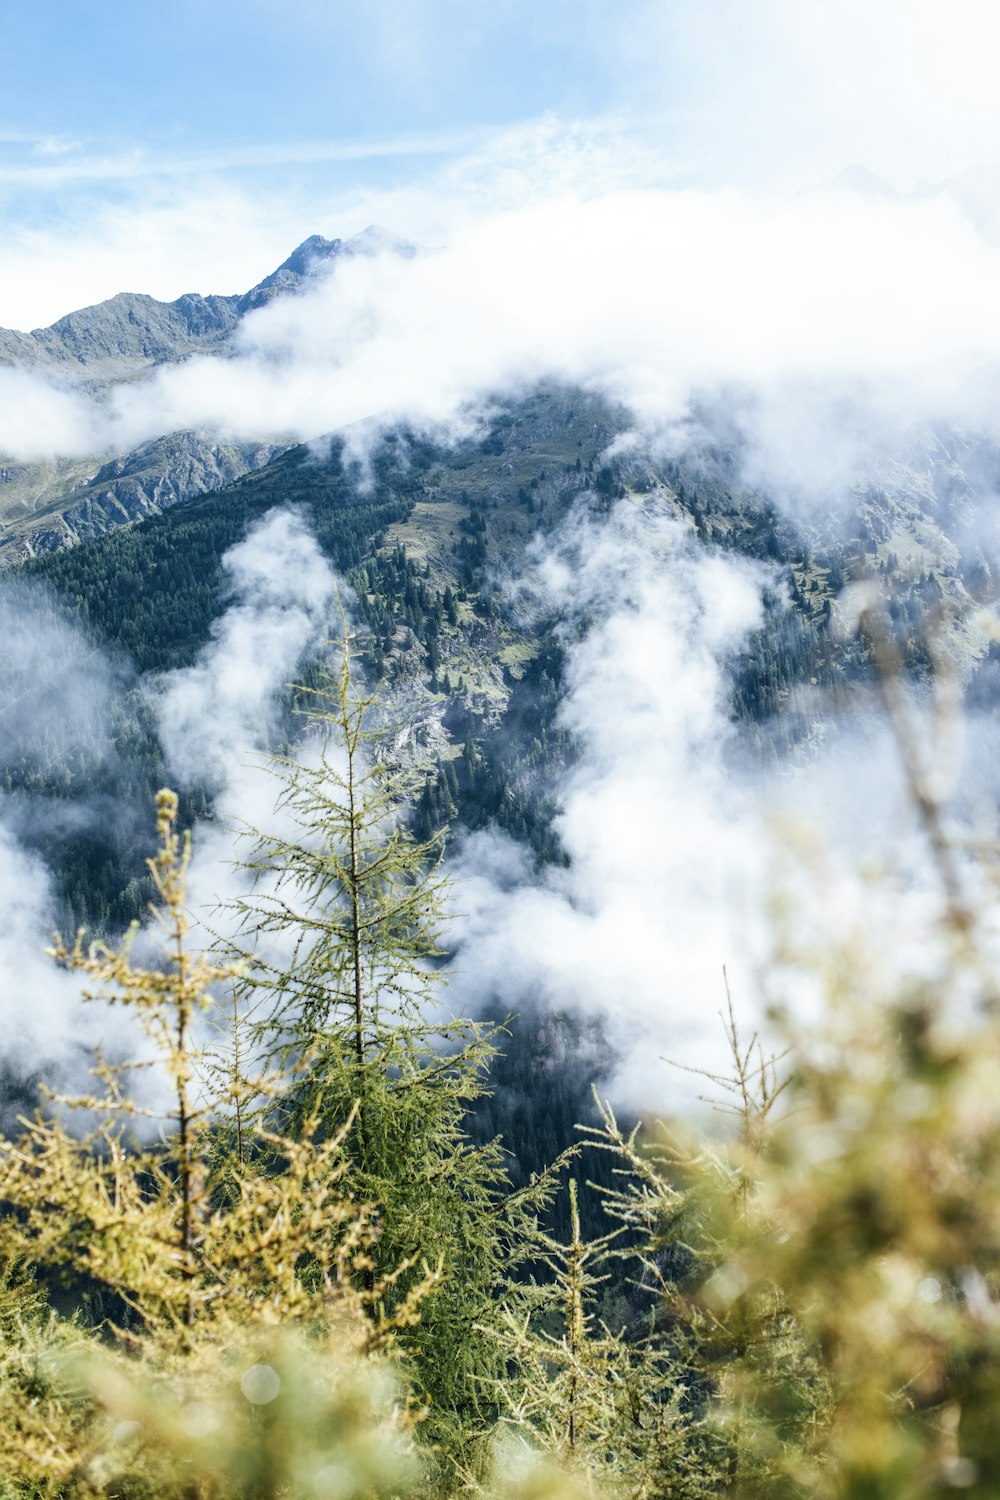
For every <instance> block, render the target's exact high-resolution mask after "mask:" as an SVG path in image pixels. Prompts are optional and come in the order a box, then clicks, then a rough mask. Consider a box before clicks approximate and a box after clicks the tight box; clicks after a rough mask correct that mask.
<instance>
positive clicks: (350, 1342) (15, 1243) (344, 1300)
mask: <svg viewBox="0 0 1000 1500" xmlns="http://www.w3.org/2000/svg"><path fill="white" fill-rule="evenodd" d="M891 707H892V705H891V704H890V708H891ZM320 718H321V720H322V724H321V726H320V727H322V728H323V729H324V731H325V732H326V733H327V735H328V739H329V744H330V746H331V750H330V753H331V755H332V756H333V757H334V758H333V759H332V760H331V761H330V764H329V767H328V769H329V771H330V774H329V776H327V775H326V773H325V772H324V770H323V766H324V765H325V764H326V763H325V762H322V761H319V760H317V759H315V758H314V759H313V760H312V761H311V762H310V764H309V767H308V768H296V767H295V766H294V765H293V764H291V763H284V764H283V765H281V766H280V768H279V769H278V774H279V775H280V776H281V777H282V779H283V780H284V782H285V785H286V788H287V799H286V806H290V807H291V808H292V809H293V810H294V808H295V807H296V805H297V806H298V807H299V808H300V810H302V809H304V815H305V818H306V826H305V832H304V834H303V837H302V839H301V841H298V842H296V841H295V840H290V839H288V838H285V839H283V841H280V842H275V841H270V842H268V841H264V842H263V843H258V844H257V846H256V851H255V854H254V861H255V863H252V864H251V866H250V868H251V869H252V870H254V871H256V872H257V876H258V879H259V880H260V881H263V882H264V883H263V885H261V886H260V887H259V888H258V894H257V896H256V897H254V898H248V902H247V904H246V906H245V910H244V912H243V915H244V917H245V918H246V919H247V920H246V921H245V923H244V926H243V929H242V930H243V932H244V933H245V934H246V933H252V932H254V931H256V932H258V933H259V932H260V931H262V930H266V932H267V933H268V934H269V935H270V936H272V937H273V936H275V935H276V936H277V937H278V938H279V939H280V938H281V937H282V936H283V935H284V937H286V938H287V946H286V947H284V948H281V947H280V944H279V947H278V949H277V950H276V951H277V952H279V954H283V955H284V956H283V958H282V960H281V961H280V962H278V963H275V964H271V966H270V967H268V966H267V965H266V964H265V965H263V966H261V965H260V964H259V963H258V961H257V959H256V958H255V953H254V949H253V945H252V944H250V943H249V942H248V943H247V944H246V945H245V948H244V951H243V952H235V953H220V954H218V955H213V956H212V957H211V958H210V959H208V958H203V957H201V956H199V955H198V954H197V953H194V952H192V951H191V949H190V932H189V924H188V917H187V914H186V889H185V875H186V869H187V860H188V851H187V848H186V846H185V845H184V844H182V843H181V841H180V840H179V838H178V835H177V833H176V814H177V807H176V799H175V798H174V797H173V795H172V794H171V793H169V792H163V793H161V794H160V797H159V799H158V804H157V817H158V831H159V839H160V845H159V851H158V853H157V855H156V857H155V859H154V860H153V861H151V864H150V872H151V877H152V880H153V883H154V886H155V891H156V901H155V905H154V914H153V915H154V921H153V923H152V930H153V931H154V932H157V933H158V934H159V938H160V940H161V947H162V952H161V954H160V956H159V957H156V956H155V955H154V956H153V957H150V956H149V954H150V949H151V947H152V941H151V938H150V936H149V933H139V932H138V931H136V932H133V933H132V934H131V935H130V937H129V939H127V940H126V942H125V944H124V945H123V946H122V947H120V948H117V949H111V948H107V947H104V946H102V945H94V946H92V947H88V946H87V945H86V944H85V943H84V942H83V941H82V940H78V941H77V942H76V944H75V945H74V946H72V947H63V946H58V947H57V949H56V955H55V956H56V959H57V961H59V962H61V963H62V964H64V965H65V966H67V967H69V968H70V969H74V970H78V971H80V972H82V973H83V974H84V975H85V976H87V978H88V980H89V981H90V982H92V983H93V984H94V986H95V991H94V997H93V998H98V999H102V1000H104V1001H109V1002H111V1003H112V1004H115V1005H118V1006H121V1007H123V1008H124V1010H125V1012H126V1013H127V1014H128V1015H130V1016H132V1017H134V1019H135V1021H136V1023H137V1029H136V1038H137V1045H136V1049H135V1057H136V1058H138V1059H141V1060H144V1061H145V1062H146V1063H147V1065H148V1066H150V1068H151V1072H150V1075H149V1078H148V1079H147V1081H146V1082H145V1083H144V1084H142V1085H141V1086H140V1087H136V1086H135V1076H136V1066H137V1064H136V1061H135V1060H133V1061H131V1062H130V1063H129V1064H127V1065H126V1066H119V1065H117V1064H116V1063H115V1062H114V1061H112V1060H109V1059H108V1058H104V1057H101V1056H98V1057H97V1058H96V1060H95V1064H94V1074H93V1076H94V1084H93V1088H92V1090H91V1092H90V1093H88V1094H87V1095H85V1096H83V1097H80V1098H77V1099H62V1100H53V1101H51V1102H50V1107H49V1108H48V1109H47V1110H46V1111H45V1112H44V1113H43V1114H41V1115H40V1116H39V1117H38V1118H36V1119H35V1120H32V1121H28V1122H25V1123H24V1125H23V1129H22V1132H21V1134H20V1135H19V1136H17V1137H16V1138H13V1139H8V1140H4V1141H2V1142H0V1203H2V1204H3V1214H2V1217H0V1255H2V1258H3V1264H4V1266H5V1270H4V1272H3V1276H2V1279H0V1340H2V1343H0V1454H2V1463H0V1494H2V1495H6V1496H12V1497H13V1496H63V1495H65V1496H109V1497H110V1496H116V1497H117V1496H121V1497H125V1496H130V1497H133V1496H134V1497H154V1496H155V1497H173V1496H176V1497H185V1500H186V1497H203V1500H209V1497H211V1500H215V1497H218V1500H223V1497H243V1496H246V1497H251V1496H252V1497H260V1500H264V1497H279V1496H288V1497H307V1496H308V1497H314V1496H315V1497H333V1500H350V1497H353V1496H359V1497H361V1496H385V1497H389V1496H406V1495H414V1496H432V1495H442V1496H443V1495H445V1494H455V1493H465V1494H479V1495H494V1494H495V1495H497V1496H501V1495H502V1496H522V1497H524V1500H528V1497H532V1500H557V1497H560V1496H566V1497H567V1500H569V1497H573V1496H583V1495H596V1494H607V1495H609V1496H616V1497H617V1496H622V1497H625V1496H627V1497H634V1500H646V1497H650V1500H652V1497H657V1496H663V1497H677V1500H701V1497H708V1496H711V1495H716V1494H720V1493H729V1494H732V1495H735V1496H744V1497H748V1500H750V1497H752V1500H757V1497H761V1500H762V1497H765V1496H766V1497H769V1500H775V1497H777V1500H784V1497H789V1500H791V1497H803V1500H804V1497H806V1496H809V1497H820V1500H825V1497H830V1500H834V1497H837V1500H883V1497H884V1500H911V1497H912V1500H918V1497H920V1500H922V1497H932V1496H945V1495H950V1494H952V1493H954V1492H955V1491H961V1492H964V1493H965V1494H968V1495H970V1496H976V1497H987V1496H995V1495H996V1494H998V1493H1000V1444H998V1442H997V1435H996V1418H995V1413H996V1412H997V1411H998V1410H1000V1358H998V1355H1000V1347H998V1345H1000V1052H998V1042H1000V1036H998V1024H997V1000H998V996H997V991H996V987H995V984H994V981H993V979H992V974H991V969H990V965H989V962H988V955H989V953H990V951H991V948H992V933H991V930H990V916H989V900H988V895H987V894H983V891H984V890H985V881H983V880H980V885H981V892H980V895H979V897H978V898H977V899H976V900H975V901H973V900H972V899H967V898H966V895H965V893H964V892H963V891H962V889H961V885H960V879H959V875H958V873H957V867H956V865H955V863H954V861H953V859H952V853H951V851H950V849H949V847H948V846H947V844H946V842H945V841H944V839H943V838H942V837H941V827H942V824H941V820H940V817H939V810H938V809H937V808H936V806H935V805H934V804H933V801H932V798H931V793H930V790H929V786H930V783H929V781H927V780H925V779H923V778H922V776H921V767H920V764H919V756H917V755H916V752H915V750H914V747H913V746H912V745H910V746H909V747H907V748H908V759H907V772H908V775H909V777H910V780H911V783H912V784H911V791H912V792H913V795H914V800H915V803H916V805H917V807H918V810H919V811H920V812H921V815H922V817H923V820H924V822H925V824H926V825H927V827H928V831H929V832H930V834H931V838H930V843H931V846H932V849H933V852H934V855H935V858H936V859H937V861H938V866H939V873H940V874H941V876H942V879H941V888H942V890H943V892H944V895H943V898H942V900H941V903H940V910H939V911H937V912H934V913H928V914H927V916H926V918H925V923H924V942H923V944H922V947H921V951H920V952H919V954H916V955H914V962H913V963H912V964H906V963H904V962H902V961H901V960H900V959H899V956H898V955H897V954H896V953H894V952H893V951H892V949H891V946H887V943H886V944H883V943H882V942H881V941H879V942H875V943H874V944H872V943H870V942H868V941H866V939H865V938H864V937H863V936H862V935H860V929H859V930H858V931H850V930H849V931H848V932H847V935H846V936H835V935H831V932H830V930H829V928H826V929H824V930H823V931H821V932H820V933H819V934H817V935H813V936H812V937H809V938H804V937H803V923H802V921H801V918H800V912H799V910H798V908H796V909H795V910H794V911H793V913H792V915H791V916H789V913H788V910H787V909H786V908H784V907H782V905H781V903H780V902H779V903H777V906H776V915H775V930H774V939H775V954H776V958H777V960H778V961H779V962H780V964H782V965H783V966H784V967H785V969H786V970H788V971H794V972H796V973H797V974H798V975H799V976H800V977H802V978H803V979H805V978H808V979H809V980H810V981H811V983H812V987H813V993H818V994H819V995H820V996H821V997H822V1002H823V1006H822V1012H821V1015H820V1018H819V1019H818V1020H817V1021H816V1022H815V1023H814V1024H813V1025H812V1026H811V1027H810V1029H809V1032H808V1034H807V1035H796V1034H793V1033H792V1032H791V1030H790V1031H789V1036H788V1043H789V1050H788V1053H787V1054H786V1055H785V1056H784V1057H781V1058H770V1057H766V1056H764V1055H763V1054H762V1052H761V1051H760V1049H759V1047H758V1046H757V1045H756V1042H755V1040H754V1039H753V1038H750V1039H749V1040H747V1041H744V1040H743V1038H741V1035H740V1032H739V1028H738V1025H737V1022H736V1020H735V1018H734V1016H733V1013H732V1010H730V1013H729V1015H728V1017H727V1018H726V1026H727V1030H728V1035H729V1041H730V1048H731V1053H732V1074H731V1075H730V1076H726V1077H712V1078H711V1079H710V1083H711V1085H712V1091H713V1094H714V1095H715V1096H716V1098H717V1100H718V1102H719V1104H720V1105H721V1107H722V1109H723V1110H724V1111H726V1112H728V1115H729V1119H728V1121H725V1120H724V1119H723V1118H722V1117H720V1128H719V1129H718V1130H717V1131H715V1132H712V1131H711V1130H706V1131H705V1132H704V1133H703V1134H702V1136H701V1137H700V1138H692V1137H691V1136H689V1135H686V1134H685V1133H684V1132H682V1131H680V1130H673V1131H671V1130H668V1129H667V1128H666V1127H650V1128H649V1129H648V1130H646V1131H645V1132H643V1133H625V1132H623V1131H622V1130H621V1129H620V1128H619V1125H618V1122H617V1120H616V1118H615V1116H614V1114H613V1113H612V1112H611V1110H610V1109H607V1108H605V1109H604V1110H603V1112H602V1115H601V1118H600V1122H599V1124H598V1125H597V1126H596V1127H591V1128H590V1129H588V1130H587V1131H586V1132H584V1135H585V1138H586V1139H585V1146H584V1147H583V1149H585V1150H587V1151H599V1152H602V1153H605V1154H606V1155H608V1156H610V1158H611V1159H612V1161H613V1162H614V1165H615V1177H614V1181H615V1182H616V1184H617V1186H616V1187H614V1188H613V1189H611V1190H607V1189H605V1190H604V1192H603V1199H604V1210H605V1213H606V1215H607V1218H608V1229H607V1232H606V1233H604V1234H603V1235H601V1236H599V1237H598V1238H596V1239H589V1240H588V1239H586V1238H585V1237H584V1236H583V1233H582V1231H581V1227H580V1218H579V1214H578V1212H577V1208H576V1195H577V1187H576V1181H575V1179H576V1178H578V1177H580V1176H584V1177H585V1176H586V1168H585V1164H584V1166H583V1168H582V1169H581V1168H580V1166H579V1163H578V1161H577V1160H575V1159H571V1160H569V1161H564V1162H563V1163H561V1164H560V1170H563V1171H565V1172H567V1173H569V1174H571V1181H570V1184H569V1187H568V1189H567V1191H568V1195H569V1200H570V1211H569V1215H568V1222H569V1226H570V1229H569V1233H568V1235H567V1236H566V1237H565V1238H563V1239H558V1238H555V1237H554V1236H553V1235H552V1234H551V1233H550V1232H548V1231H547V1230H546V1229H545V1228H543V1227H542V1225H541V1224H540V1222H539V1218H538V1213H537V1210H539V1209H540V1208H541V1207H543V1206H544V1205H545V1203H546V1202H547V1201H548V1200H549V1199H550V1198H551V1196H552V1193H553V1192H554V1191H555V1190H556V1187H557V1183H556V1180H555V1175H554V1174H550V1175H549V1176H548V1177H546V1178H545V1179H544V1180H541V1181H538V1182H535V1183H533V1184H531V1185H529V1189H528V1190H527V1191H526V1190H524V1189H519V1190H517V1191H515V1190H514V1189H513V1188H512V1187H511V1186H510V1184H509V1182H507V1179H506V1177H505V1175H504V1169H503V1162H502V1156H501V1154H500V1153H498V1152H496V1151H490V1150H484V1149H482V1148H479V1147H475V1146H474V1145H473V1144H472V1143H471V1142H470V1141H469V1140H468V1139H467V1138H466V1136H465V1135H464V1131H463V1125H462V1120H463V1111H464V1110H465V1109H466V1108H467V1103H468V1100H469V1099H470V1098H473V1097H475V1092H476V1090H477V1089H478V1088H481V1087H482V1080H483V1076H484V1070H485V1069H486V1068H488V1065H489V1037H488V1035H485V1034H484V1033H483V1032H482V1030H481V1029H480V1028H476V1027H473V1026H471V1024H470V1023H467V1022H461V1021H457V1020H452V1021H449V1022H447V1023H442V1024H441V1025H440V1026H439V1027H437V1028H436V1029H435V1027H434V1025H432V1024H431V1019H430V1018H431V1012H430V1011H429V1010H428V1008H427V1006H426V1005H425V992H426V990H427V973H428V970H427V961H428V956H429V955H430V956H432V954H433V946H434V922H435V919H436V910H437V907H436V900H437V891H438V885H439V881H438V877H437V874H436V872H435V866H434V862H433V854H434V851H433V849H432V848H423V849H420V848H419V847H418V846H416V845H414V844H413V842H412V841H411V840H409V838H408V836H407V835H406V834H405V832H403V830H402V824H401V823H400V822H399V821H398V820H395V821H394V817H393V804H394V798H395V793H396V791H399V790H400V788H402V785H403V784H402V782H398V783H397V782H395V781H394V779H393V777H394V773H393V771H392V768H391V767H390V766H388V765H386V764H385V763H384V762H380V761H379V760H378V759H377V758H376V759H374V760H368V759H366V751H365V748H364V747H365V745H366V743H367V742H366V738H365V735H366V731H365V729H364V705H363V704H358V702H357V701H356V700H354V699H353V698H352V696H351V686H350V674H349V670H348V658H346V657H345V666H344V670H343V671H342V672H341V673H340V674H339V676H338V677H337V678H335V679H333V680H332V682H331V685H330V693H329V695H328V696H327V698H326V700H325V706H324V707H323V708H322V711H321V713H320ZM338 756H339V758H337V757H338ZM327 788H329V789H330V790H329V792H327V790H326V789H327ZM338 789H339V790H338ZM402 795H403V792H402V791H400V796H402ZM317 799H318V800H317ZM327 799H328V800H327ZM321 803H322V804H323V806H322V809H321V808H320V804H321ZM320 811H322V817H320ZM317 819H319V822H317V821H316V820H317ZM323 827H327V828H328V829H329V830H332V832H330V835H329V838H327V839H326V841H324V839H325V835H324V833H323ZM801 873H802V872H801V865H800V866H799V870H798V877H797V878H798V879H799V880H801ZM279 917H280V920H279ZM380 930H384V931H385V933H386V934H387V937H386V944H387V946H386V947H385V949H384V951H381V950H380V948H379V938H378V933H379V931H380ZM887 942H888V940H887ZM255 964H256V965H257V966H256V967H255ZM224 995H228V996H230V997H231V999H232V1005H233V1022H232V1025H231V1026H229V1027H227V1028H226V1029H225V1031H224V1032H222V1033H213V1032H212V1031H211V1030H210V1029H207V1017H208V1016H209V1015H210V1014H211V1011H212V1008H213V997H216V999H215V1002H214V1003H218V997H220V996H224ZM258 1000H263V1001H264V1002H265V1003H264V1004H263V1006H258V1004H257V1002H258ZM283 1000H284V1001H285V1002H286V1003H284V1004H283V1003H282V1001H283ZM279 1023H280V1024H279ZM449 1037H450V1043H451V1045H450V1047H449V1045H447V1044H448V1041H449ZM416 1098H419V1099H421V1100H422V1101H423V1102H422V1104H421V1106H420V1108H419V1109H417V1110H415V1109H414V1108H413V1100H414V1099H416ZM154 1111H155V1117H156V1121H157V1122H158V1123H154V1119H153V1115H154ZM81 1122H82V1123H81ZM732 1127H735V1128H732ZM393 1143H395V1144H393ZM605 1180H606V1178H605ZM515 1265H516V1266H520V1267H523V1266H525V1265H529V1266H531V1265H533V1266H534V1267H535V1275H534V1276H527V1277H526V1276H524V1275H523V1274H522V1275H520V1276H519V1277H517V1278H515V1277H514V1276H512V1275H510V1274H508V1271H509V1268H510V1267H512V1266H515ZM621 1267H624V1268H625V1269H626V1271H627V1273H628V1274H627V1277H625V1278H623V1276H622V1275H621V1272H620V1268H621ZM614 1268H619V1269H618V1270H617V1272H616V1274H615V1275H614V1276H613V1277H612V1278H611V1280H610V1282H609V1281H608V1279H607V1278H608V1276H609V1272H610V1271H611V1270H612V1269H614ZM59 1274H62V1275H63V1276H64V1277H66V1278H68V1280H69V1284H70V1285H71V1287H72V1288H73V1289H74V1294H75V1297H76V1311H75V1313H74V1314H73V1315H72V1316H65V1315H60V1314H58V1313H57V1312H55V1311H54V1310H52V1308H50V1307H49V1305H48V1303H47V1300H46V1297H45V1296H44V1295H43V1294H42V1292H41V1291H39V1289H38V1287H39V1285H41V1286H44V1287H45V1288H46V1289H50V1288H51V1287H53V1286H54V1285H55V1282H54V1279H53V1278H55V1277H56V1276H57V1275H59ZM609 1287H610V1289H611V1291H612V1292H613V1293H614V1295H610V1294H609ZM623 1288H624V1289H625V1290H623ZM463 1319H464V1321H463Z"/></svg>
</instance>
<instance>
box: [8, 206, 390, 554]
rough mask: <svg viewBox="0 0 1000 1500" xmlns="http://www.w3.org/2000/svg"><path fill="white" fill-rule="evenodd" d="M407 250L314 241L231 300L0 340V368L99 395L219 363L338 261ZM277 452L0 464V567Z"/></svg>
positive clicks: (157, 445) (261, 444) (141, 512)
mask: <svg viewBox="0 0 1000 1500" xmlns="http://www.w3.org/2000/svg"><path fill="white" fill-rule="evenodd" d="M385 250H391V251H392V252H393V253H394V254H398V255H404V256H411V255H414V254H415V253H416V247H415V246H414V245H412V244H410V243H409V242H408V241H404V240H401V239H399V238H398V237H396V236H394V235H391V234H389V233H388V232H387V231H385V230H382V229H379V228H377V227H376V226H374V225H371V226H369V228H367V229H366V230H364V231H363V232H362V233H361V234H358V235H355V236H353V237H352V238H350V239H331V240H328V239H324V238H323V236H322V235H318V234H314V235H310V237H309V238H308V239H306V240H303V242H302V244H301V245H299V246H297V247H296V249H295V250H293V251H292V253H291V255H289V256H288V258H287V259H286V260H284V261H283V262H282V263H281V265H280V266H278V267H277V269H276V270H274V271H272V272H271V273H270V275H268V276H265V277H264V279H263V280H262V281H260V282H258V283H257V285H256V286H253V287H251V288H250V290H249V291H247V292H243V293H240V294H239V295H235V296H214V295H213V296H201V295H200V294H198V293H193V292H192V293H186V294H185V295H184V296H182V297H178V298H177V299H176V300H175V301H173V302H160V301H158V300H157V299H156V298H155V297H149V296H146V295H145V294H143V293H137V292H121V293H119V294H118V295H117V296H115V297H111V298H109V299H108V300H107V301H106V302H100V303H97V304H96V305H95V306H93V307H86V308H81V309H80V310H79V311H77V312H72V313H69V314H67V316H66V317H63V318H60V319H58V321H57V322H55V323H53V324H52V325H51V326H50V327H48V328H40V329H35V330H34V331H33V332H31V333H22V332H18V331H17V330H15V329H0V365H8V366H12V367H14V368H19V369H25V370H30V371H31V372H32V373H34V374H36V375H41V376H43V377H46V378H50V379H56V380H57V381H58V382H59V383H61V384H64V383H69V384H70V385H72V386H73V387H76V388H82V389H85V390H87V391H90V392H92V393H93V392H100V391H101V390H102V389H106V388H107V387H108V386H110V385H112V384H116V383H120V382H123V381H132V380H141V379H143V378H144V377H146V376H148V375H149V374H150V373H151V372H152V371H154V370H155V369H156V368H157V367H159V366H162V365H167V364H175V363H178V362H180V361H182V360H185V359H190V358H192V357H194V356H197V355H215V356H219V355H221V356H226V355H227V354H229V353H231V351H232V349H233V345H234V340H235V338H236V335H237V331H238V329H239V326H240V323H241V322H242V320H243V318H244V317H245V316H246V315H247V314H248V313H250V312H253V311H254V310H255V309H257V308H259V307H264V306H266V305H267V304H268V303H269V302H271V301H273V300H274V299H275V298H278V297H287V296H294V295H295V294H296V293H298V292H300V291H301V290H302V289H303V287H304V286H306V285H307V284H308V283H309V281H310V280H311V279H312V278H313V277H315V276H317V275H322V274H323V273H324V272H325V271H328V270H329V269H330V268H331V267H332V266H333V265H335V263H336V262H337V261H338V260H345V259H351V258H352V257H354V256H358V255H373V254H376V253H378V252H381V251H385ZM282 451H283V449H282V445H279V444H275V443H270V442H266V441H264V440H260V441H254V440H250V441H234V440H226V439H225V438H221V437H219V436H218V435H217V434H205V433H198V432H194V431H189V432H176V433H170V434H165V435H163V436H162V437H159V438H156V439H154V440H152V441H151V442H147V443H144V444H142V445H141V446H140V447H138V448H136V449H134V450H131V451H128V452H114V453H100V454H94V455H88V456H86V457H83V458H76V459H59V458H53V459H46V460H42V461H40V462H35V463H21V462H17V461H15V460H13V459H10V458H7V459H5V458H4V457H3V456H2V455H0V567H2V566H4V565H10V564H11V563H16V562H20V561H22V560H23V559H24V558H26V557H31V556H35V555H37V554H39V553H44V552H50V551H53V550H59V549H60V548H62V547H69V546H74V545H75V544H76V543H77V542H79V541H81V540H86V539H89V538H91V537H93V536H97V535H100V534H101V533H102V532H105V531H108V530H111V529H113V528H114V527H116V526H120V525H124V524H126V523H128V522H129V521H134V520H137V519H138V518H140V517H142V516H148V515H156V514H157V513H159V512H160V511H161V510H163V509H165V508H166V507H167V506H170V505H174V504H176V503H177V502H178V501H181V500H187V499H190V498H191V496H193V495H197V494H202V493H204V492H205V491H207V490H212V489H218V488H219V487H220V486H222V485H226V484H231V483H232V482H233V481H234V480H236V479H239V478H240V477H241V476H242V475H244V474H248V473H251V472H252V471H253V470H254V469H257V468H259V467H260V466H261V465H262V464H266V463H268V462H270V460H271V459H272V458H274V457H275V456H276V455H277V454H278V453H280V452H282Z"/></svg>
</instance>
